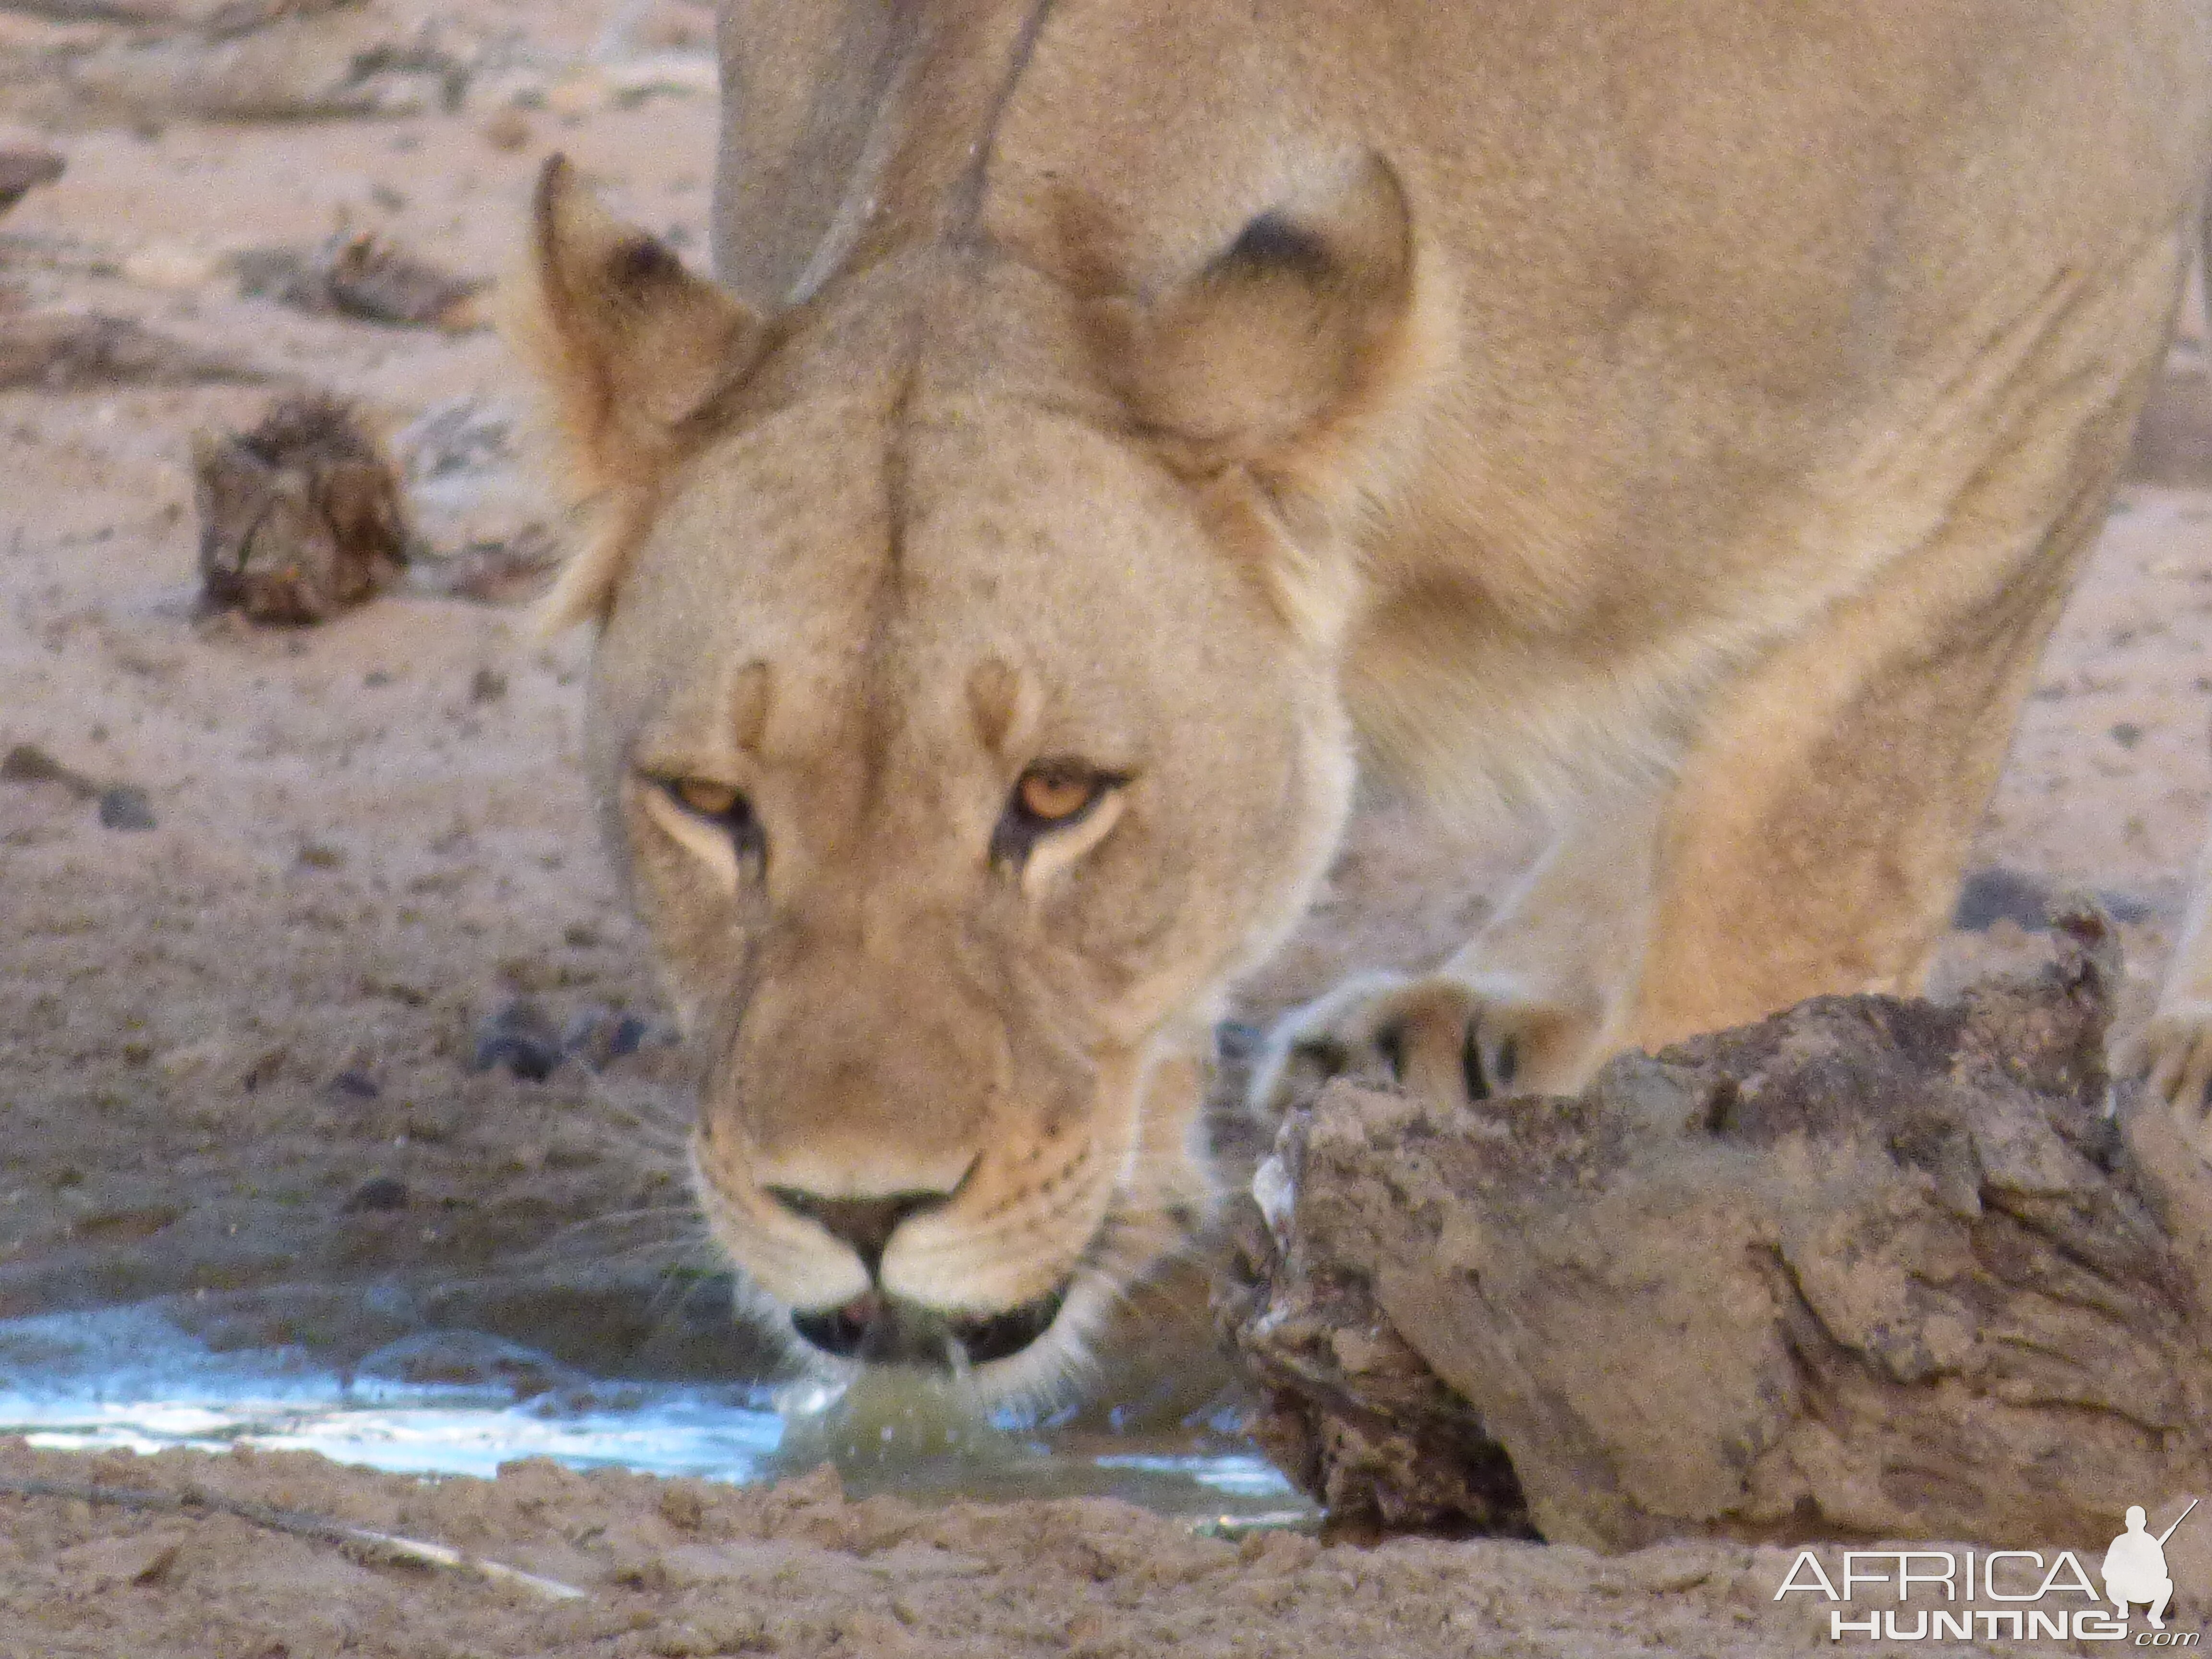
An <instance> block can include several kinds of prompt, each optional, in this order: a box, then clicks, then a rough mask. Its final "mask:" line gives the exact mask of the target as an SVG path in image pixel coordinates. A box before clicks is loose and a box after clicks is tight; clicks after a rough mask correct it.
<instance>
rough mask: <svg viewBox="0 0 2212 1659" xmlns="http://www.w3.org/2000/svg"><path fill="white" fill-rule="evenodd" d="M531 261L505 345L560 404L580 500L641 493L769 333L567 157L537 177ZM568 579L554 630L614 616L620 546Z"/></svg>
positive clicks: (516, 290) (607, 542)
mask: <svg viewBox="0 0 2212 1659" xmlns="http://www.w3.org/2000/svg"><path fill="white" fill-rule="evenodd" d="M531 220H532V222H531V237H530V249H529V257H528V258H527V259H526V262H525V264H524V266H523V269H522V270H520V273H518V275H517V276H514V277H512V278H510V279H509V281H508V283H507V284H506V285H505V291H504V292H503V294H502V295H501V311H502V313H503V315H502V318H501V321H502V324H503V325H504V329H505V331H506V333H507V337H508V338H509V339H510V340H511V341H512V342H513V344H514V346H515V347H516V349H517V350H518V351H519V352H520V354H521V356H523V357H524V359H525V360H526V362H528V364H529V365H530V367H531V368H532V370H534V371H535V373H536V374H537V375H538V380H540V382H541V383H542V384H543V385H544V388H545V391H546V392H547V394H548V396H549V398H550V401H551V404H552V413H553V417H554V424H555V426H556V429H557V431H558V432H559V435H560V437H561V439H562V447H563V451H564V456H563V459H564V460H565V461H566V463H567V466H568V473H569V478H568V483H570V485H571V488H572V490H573V493H574V495H575V496H576V498H577V499H579V500H585V499H590V498H595V497H602V496H612V497H614V498H615V499H616V502H617V515H619V505H620V502H621V500H622V498H623V497H624V496H625V495H632V496H634V495H638V494H639V493H640V492H641V490H643V489H645V488H646V487H647V486H649V485H650V484H651V483H653V481H654V480H655V479H657V478H658V477H659V476H660V474H661V472H662V471H663V470H664V469H665V466H666V465H667V462H668V460H669V459H670V458H671V456H672V455H673V454H674V453H676V451H677V448H678V444H679V442H680V441H681V436H682V428H683V426H684V422H685V421H686V420H687V419H689V418H690V416H693V415H695V414H696V413H697V412H698V411H699V410H700V409H701V408H702V406H703V405H704V404H706V403H707V401H708V399H709V398H712V397H713V396H714V394H715V393H716V392H720V391H721V390H722V389H723V388H725V387H726V386H730V385H732V384H733V383H734V382H736V381H737V380H739V379H741V378H743V376H744V374H745V373H746V371H747V370H748V369H750V368H751V367H752V365H753V363H754V362H756V361H757V358H758V357H759V356H760V351H761V348H762V346H763V343H765V341H766V338H767V334H768V330H767V325H766V324H765V322H764V321H763V319H762V318H761V317H760V316H759V315H758V313H755V312H754V311H753V310H752V309H751V308H750V307H748V306H746V305H745V304H744V303H743V302H742V301H739V300H738V299H736V298H735V297H733V296H732V295H729V294H726V293H725V292H724V291H723V290H722V289H719V288H717V287H715V286H714V284H713V283H710V282H708V281H706V280H705V279H704V278H703V277H700V276H694V275H692V274H691V272H690V271H689V270H685V269H684V263H683V261H682V260H680V259H678V258H677V257H676V255H675V254H674V253H673V252H671V251H670V250H669V249H668V248H667V247H666V246H665V245H664V244H662V243H661V242H659V240H656V239H654V238H653V236H651V235H648V234H647V233H646V232H644V231H642V230H640V229H638V228H636V227H635V226H632V225H626V224H624V223H623V222H622V221H620V220H618V219H617V218H616V217H615V216H613V215H612V214H610V213H609V212H607V210H605V208H603V207H601V206H600V205H599V203H598V202H597V201H596V200H594V199H593V198H592V194H591V192H590V191H587V190H586V188H585V187H584V185H583V184H582V182H581V181H580V179H578V178H577V177H576V170H575V168H574V167H572V166H570V165H569V163H568V160H567V158H566V157H564V156H560V155H556V156H553V157H552V158H551V159H550V160H549V161H547V162H546V163H545V167H544V171H543V172H542V173H539V174H538V191H537V195H536V197H535V200H534V202H533V204H532V216H531ZM623 539H624V538H622V537H620V536H618V535H616V534H614V533H612V532H603V534H602V538H601V542H602V545H601V546H599V547H597V548H594V549H592V550H587V551H586V552H585V553H583V554H581V555H580V556H578V557H577V559H576V560H575V561H574V563H573V564H572V565H571V567H570V568H568V570H567V571H565V572H563V574H562V579H561V581H560V583H559V585H558V586H557V587H556V590H555V594H554V596H553V605H552V608H553V610H554V611H555V612H556V613H557V614H556V616H555V617H554V620H555V622H556V623H562V622H572V621H577V620H580V619H581V618H582V617H586V616H588V615H591V614H594V613H595V612H596V611H599V610H600V609H603V608H604V603H605V596H606V593H607V592H609V591H611V586H612V584H613V579H614V576H615V574H617V573H616V571H615V570H614V569H613V568H612V562H613V560H614V558H615V557H616V556H617V552H616V546H617V543H619V542H620V541H622V540H623Z"/></svg>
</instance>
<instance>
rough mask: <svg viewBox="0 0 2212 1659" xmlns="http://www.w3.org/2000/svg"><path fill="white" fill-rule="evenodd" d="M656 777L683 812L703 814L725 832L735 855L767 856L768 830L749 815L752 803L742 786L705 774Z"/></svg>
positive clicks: (761, 857) (762, 858)
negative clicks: (716, 780) (702, 775)
mask: <svg viewBox="0 0 2212 1659" xmlns="http://www.w3.org/2000/svg"><path fill="white" fill-rule="evenodd" d="M656 781H657V782H658V783H659V787H661V789H662V790H663V791H665V793H666V794H667V796H668V798H669V799H671V800H672V801H674V802H675V803H676V804H677V805H678V806H680V807H682V808H683V809H684V811H686V812H689V813H690V815H691V816H692V817H696V818H704V819H705V820H706V821H707V822H708V823H712V824H714V825H715V826H716V827H717V828H719V829H720V830H721V831H722V832H723V833H724V834H725V835H726V836H729V838H730V842H731V845H732V846H734V847H735V848H737V849H738V857H739V858H741V859H743V858H752V859H759V860H766V859H767V857H768V833H767V831H766V830H764V829H762V828H761V823H760V820H759V819H758V818H757V817H754V816H753V805H752V803H751V802H750V801H749V800H747V799H745V794H744V790H742V789H739V788H738V787H736V786H735V785H733V784H727V783H716V782H714V781H712V780H711V779H708V778H661V779H658V780H656Z"/></svg>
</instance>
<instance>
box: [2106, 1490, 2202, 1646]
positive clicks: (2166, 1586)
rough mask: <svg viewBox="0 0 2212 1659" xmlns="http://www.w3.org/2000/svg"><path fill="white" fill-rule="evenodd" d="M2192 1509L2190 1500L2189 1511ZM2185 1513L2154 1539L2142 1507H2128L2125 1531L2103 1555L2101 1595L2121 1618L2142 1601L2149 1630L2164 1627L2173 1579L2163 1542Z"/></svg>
mask: <svg viewBox="0 0 2212 1659" xmlns="http://www.w3.org/2000/svg"><path fill="white" fill-rule="evenodd" d="M2196 1507H2197V1500H2196V1499H2195V1498H2191V1499H2190V1500H2189V1510H2193V1509H2195V1508H2196ZM2189 1510H2182V1512H2181V1513H2180V1514H2179V1515H2177V1516H2174V1517H2173V1525H2172V1526H2171V1527H2168V1528H2166V1530H2165V1531H2164V1532H2162V1533H2160V1534H2159V1535H2158V1536H2157V1537H2155V1538H2154V1537H2152V1536H2151V1535H2150V1533H2149V1531H2148V1517H2147V1516H2145V1515H2144V1513H2143V1507H2142V1504H2130V1505H2129V1508H2128V1529H2127V1530H2126V1531H2125V1532H2124V1533H2122V1534H2120V1535H2119V1536H2118V1538H2115V1539H2114V1540H2112V1547H2111V1548H2110V1549H2108V1550H2106V1552H2105V1594H2106V1596H2107V1597H2109V1598H2110V1599H2111V1601H2112V1605H2113V1606H2114V1607H2118V1609H2119V1610H2120V1617H2121V1618H2123V1619H2124V1618H2126V1617H2127V1616H2128V1605H2129V1603H2130V1602H2133V1601H2142V1602H2146V1603H2148V1605H2149V1607H2150V1627H2151V1628H2152V1629H2153V1630H2164V1629H2165V1628H2166V1603H2167V1602H2169V1601H2172V1600H2173V1580H2172V1579H2171V1578H2169V1577H2166V1540H2167V1539H2169V1538H2171V1537H2172V1536H2173V1534H2174V1533H2175V1531H2176V1530H2177V1529H2178V1528H2179V1527H2180V1525H2181V1523H2182V1522H2185V1521H2186V1520H2187V1519H2189Z"/></svg>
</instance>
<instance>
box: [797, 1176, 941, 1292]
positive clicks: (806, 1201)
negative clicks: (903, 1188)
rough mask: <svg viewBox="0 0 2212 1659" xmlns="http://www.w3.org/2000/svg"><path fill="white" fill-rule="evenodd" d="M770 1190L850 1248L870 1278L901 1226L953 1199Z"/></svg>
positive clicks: (906, 1195)
mask: <svg viewBox="0 0 2212 1659" xmlns="http://www.w3.org/2000/svg"><path fill="white" fill-rule="evenodd" d="M768 1190H769V1196H770V1197H771V1198H773V1199H775V1201H776V1202H777V1203H779V1204H781V1205H782V1206H783V1207H784V1208H785V1209H787V1210H789V1211H791V1212H793V1214H796V1215H802V1216H805V1218H807V1219H808V1220H809V1221H811V1222H813V1223H814V1224H815V1225H817V1226H819V1227H823V1228H826V1229H827V1230H828V1231H829V1232H830V1233H831V1234H832V1235H833V1236H835V1237H837V1238H839V1239H841V1240H842V1241H843V1242H844V1243H847V1244H848V1245H850V1246H851V1247H852V1249H853V1254H854V1255H857V1256H859V1257H860V1265H861V1266H863V1267H866V1269H867V1270H868V1277H869V1278H870V1279H873V1278H875V1277H876V1274H877V1269H878V1268H879V1267H881V1266H882V1265H883V1260H884V1249H886V1248H887V1247H888V1246H889V1245H890V1242H891V1235H892V1234H893V1233H895V1232H896V1231H898V1229H899V1224H900V1223H902V1222H903V1221H905V1220H906V1219H907V1218H908V1217H910V1216H917V1215H920V1214H921V1213H922V1212H924V1211H927V1210H934V1209H936V1208H938V1207H939V1206H941V1205H943V1204H944V1202H945V1200H946V1199H948V1198H950V1197H951V1194H949V1193H892V1194H890V1195H889V1196H888V1197H884V1198H823V1197H820V1196H818V1195H817V1194H813V1193H808V1192H801V1191H799V1190H798V1189H797V1188H792V1187H771V1188H769V1189H768Z"/></svg>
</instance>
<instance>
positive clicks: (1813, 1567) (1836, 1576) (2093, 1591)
mask: <svg viewBox="0 0 2212 1659" xmlns="http://www.w3.org/2000/svg"><path fill="white" fill-rule="evenodd" d="M2196 1507H2197V1500H2196V1499H2195V1498H2191V1499H2190V1500H2189V1509H2185V1510H2182V1512H2181V1513H2180V1514H2179V1515H2178V1516H2175V1517H2174V1519H2173V1523H2172V1525H2171V1526H2169V1527H2167V1528H2166V1530H2165V1531H2164V1532H2160V1533H2154V1532H2152V1531H2151V1530H2150V1527H2149V1521H2148V1516H2146V1515H2145V1513H2144V1511H2143V1509H2142V1505H2141V1504H2136V1505H2134V1506H2133V1507H2131V1508H2130V1510H2128V1514H2127V1530H2126V1531H2125V1532H2124V1533H2122V1534H2120V1535H2119V1536H2118V1537H2117V1538H2115V1539H2114V1540H2112V1544H2111V1545H2110V1547H2107V1548H2106V1551H2105V1559H2104V1560H2103V1562H2102V1563H2101V1564H2100V1570H2099V1572H2098V1580H2099V1581H2101V1583H2102V1585H2103V1588H2102V1589H2099V1588H2098V1583H2097V1582H2093V1581H2092V1579H2091V1578H2090V1576H2089V1571H2088V1569H2087V1567H2086V1566H2085V1565H2083V1564H2082V1561H2081V1557H2080V1556H2078V1555H2076V1554H2075V1553H2074V1552H2073V1551H2072V1550H2059V1551H2057V1552H2056V1553H2046V1552H2045V1551H2042V1550H1986V1551H1976V1550H1905V1549H1899V1550H1845V1551H1844V1553H1843V1566H1842V1568H1841V1570H1840V1571H1838V1572H1836V1573H1833V1574H1831V1573H1830V1571H1828V1568H1827V1567H1826V1565H1824V1564H1823V1563H1822V1561H1821V1559H1820V1557H1819V1556H1818V1555H1816V1554H1815V1553H1814V1552H1813V1551H1811V1550H1800V1551H1798V1552H1797V1559H1796V1560H1795V1561H1793V1562H1791V1563H1790V1571H1789V1572H1788V1573H1787V1574H1785V1575H1784V1577H1783V1580H1782V1584H1781V1587H1780V1588H1779V1589H1777V1590H1776V1591H1775V1592H1774V1599H1775V1600H1776V1601H1782V1600H1784V1598H1785V1597H1788V1596H1791V1595H1814V1596H1819V1597H1820V1598H1822V1599H1823V1600H1825V1601H1830V1602H1833V1603H1836V1604H1838V1605H1836V1606H1834V1607H1831V1608H1830V1609H1829V1610H1828V1639H1829V1640H1830V1641H1832V1642H1847V1641H1852V1640H1857V1639H1864V1640H1866V1641H1869V1642H1946V1641H1957V1642H1967V1641H1973V1640H1976V1639H1979V1640H1981V1641H1984V1642H1996V1641H2015V1642H2023V1641H2045V1640H2048V1641H2057V1642H2068V1641H2073V1642H2125V1641H2130V1640H2131V1641H2132V1644H2133V1645H2134V1646H2136V1647H2139V1648H2193V1647H2195V1646H2197V1637H2198V1633H2197V1632H2195V1631H2170V1630H2168V1629H2166V1607H2168V1606H2169V1605H2170V1604H2171V1603H2172V1601H2173V1579H2172V1575H2171V1574H2169V1573H2168V1572H2167V1571H2166V1540H2168V1539H2169V1538H2171V1537H2172V1536H2173V1534H2174V1533H2175V1532H2176V1531H2177V1530H2178V1529H2179V1528H2180V1525H2181V1523H2182V1522H2184V1521H2186V1520H2187V1519H2188V1518H2189V1513H2190V1510H2193V1509H2195V1508H2196ZM1860 1591H1867V1592H1872V1593H1879V1594H1881V1595H1882V1597H1883V1599H1885V1600H1894V1601H1896V1602H1897V1603H1898V1605H1897V1606H1896V1607H1881V1608H1874V1607H1852V1606H1851V1605H1850V1603H1851V1600H1852V1597H1853V1595H1854V1594H1856V1593H1857V1592H1860ZM1916 1596H1917V1600H1918V1601H1919V1602H1920V1605H1919V1606H1917V1607H1914V1606H1912V1605H1911V1603H1912V1602H1913V1601H1914V1600H1915V1599H1916ZM1984 1602H1986V1603H1989V1604H1990V1605H1988V1606H1983V1605H1980V1604H1982V1603H1984ZM1939 1603H1940V1604H1941V1605H1938V1604H1939ZM2085 1604H2086V1605H2085ZM2138 1608H2140V1609H2142V1620H2143V1623H2144V1625H2145V1626H2147V1628H2143V1629H2136V1628H2134V1627H2133V1624H2132V1620H2133V1619H2134V1618H2135V1610H2136V1609H2138Z"/></svg>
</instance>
